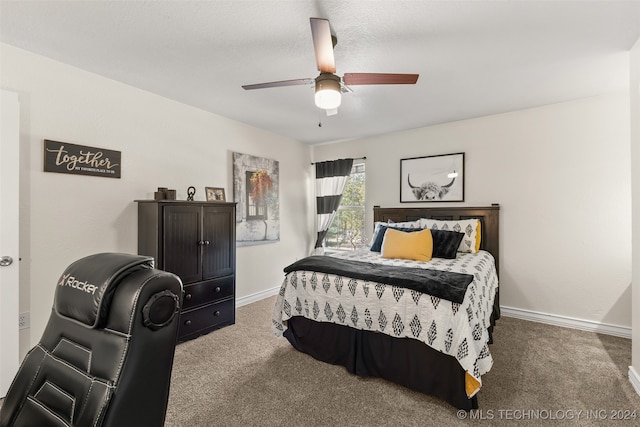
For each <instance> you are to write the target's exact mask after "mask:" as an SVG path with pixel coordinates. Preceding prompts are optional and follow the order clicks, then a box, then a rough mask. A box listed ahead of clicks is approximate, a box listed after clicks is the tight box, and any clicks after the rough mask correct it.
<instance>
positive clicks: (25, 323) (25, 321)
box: [18, 311, 30, 329]
mask: <svg viewBox="0 0 640 427" xmlns="http://www.w3.org/2000/svg"><path fill="white" fill-rule="evenodd" d="M29 320H30V319H29V312H28V311H27V312H25V313H20V314H18V327H19V328H20V329H27V328H28V327H29V323H30V322H29Z"/></svg>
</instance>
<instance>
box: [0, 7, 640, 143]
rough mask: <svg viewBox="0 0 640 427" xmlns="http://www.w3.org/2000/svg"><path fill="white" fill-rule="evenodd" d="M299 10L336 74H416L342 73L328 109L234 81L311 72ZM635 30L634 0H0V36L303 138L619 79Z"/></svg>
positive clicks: (582, 91)
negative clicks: (344, 90) (359, 77)
mask: <svg viewBox="0 0 640 427" xmlns="http://www.w3.org/2000/svg"><path fill="white" fill-rule="evenodd" d="M310 17H320V18H327V19H329V20H330V22H331V28H332V31H333V32H334V34H335V35H336V36H337V38H338V44H337V46H336V47H335V58H336V65H337V74H338V75H343V74H344V73H346V72H378V73H419V74H420V78H419V80H418V83H417V84H416V85H402V86H400V85H385V86H354V87H352V89H353V93H349V94H345V95H344V96H343V101H342V105H341V107H340V108H339V112H338V114H337V115H335V116H330V117H327V116H326V115H325V114H324V112H323V111H322V110H319V109H317V108H316V107H315V106H314V102H313V87H312V86H293V87H281V88H269V89H261V90H253V91H245V90H243V89H242V88H241V85H243V84H252V83H263V82H269V81H275V80H288V79H298V78H310V77H311V78H314V77H316V76H317V75H318V71H317V70H316V65H315V58H314V52H313V44H312V40H311V31H310V26H309V18H310ZM638 38H640V1H603V2H596V1H568V2H564V1H515V0H514V1H465V2H459V1H400V0H396V1H388V0H385V1H374V0H371V1H363V0H356V1H319V0H316V1H304V0H300V1H271V0H262V1H243V0H233V1H198V2H196V1H178V0H174V1H94V0H85V1H55V0H51V1H5V0H2V1H1V2H0V40H1V41H2V42H4V43H8V44H11V45H14V46H17V47H19V48H22V49H25V50H29V51H32V52H35V53H38V54H41V55H44V56H47V57H50V58H53V59H56V60H59V61H61V62H64V63H68V64H71V65H74V66H76V67H78V68H81V69H84V70H88V71H91V72H94V73H97V74H100V75H103V76H105V77H108V78H111V79H114V80H117V81H121V82H124V83H127V84H129V85H132V86H135V87H138V88H141V89H144V90H147V91H150V92H153V93H156V94H159V95H162V96H165V97H167V98H170V99H174V100H176V101H179V102H182V103H185V104H189V105H193V106H195V107H198V108H201V109H203V110H207V111H210V112H213V113H216V114H219V115H221V116H225V117H229V118H231V119H235V120H238V121H241V122H244V123H247V124H250V125H253V126H256V127H258V128H262V129H266V130H268V131H271V132H274V133H276V134H280V135H284V136H286V137H289V138H292V139H294V140H298V141H301V142H305V143H309V144H315V143H323V142H331V141H339V140H346V139H353V138H360V137H365V136H371V135H377V134H383V133H388V132H393V131H398V130H403V129H411V128H417V127H423V126H428V125H433V124H437V123H444V122H450V121H455V120H462V119H467V118H471V117H479V116H484V115H489V114H495V113H501V112H506V111H513V110H518V109H523V108H529V107H535V106H540V105H545V104H550V103H556V102H562V101H567V100H571V99H576V98H581V97H587V96H593V95H598V94H602V93H608V92H613V91H622V90H625V89H626V88H627V87H628V82H629V75H628V73H629V66H628V51H629V49H630V48H631V47H632V46H633V44H634V42H635V41H636V40H638ZM320 120H322V127H319V126H318V123H319V121H320Z"/></svg>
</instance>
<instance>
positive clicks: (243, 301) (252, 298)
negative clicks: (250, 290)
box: [236, 286, 280, 307]
mask: <svg viewBox="0 0 640 427" xmlns="http://www.w3.org/2000/svg"><path fill="white" fill-rule="evenodd" d="M279 291H280V286H276V287H273V288H270V289H266V290H264V291H260V292H256V293H255V294H251V295H247V296H244V297H240V298H237V299H236V307H242V306H243V305H247V304H251V303H252V302H256V301H260V300H263V299H265V298H269V297H271V296H273V295H278V292H279Z"/></svg>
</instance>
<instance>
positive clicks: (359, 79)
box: [342, 73, 419, 86]
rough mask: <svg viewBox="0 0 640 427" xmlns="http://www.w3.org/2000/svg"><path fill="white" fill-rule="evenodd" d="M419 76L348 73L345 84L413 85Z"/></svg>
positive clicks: (344, 80) (344, 79)
mask: <svg viewBox="0 0 640 427" xmlns="http://www.w3.org/2000/svg"><path fill="white" fill-rule="evenodd" d="M418 76H419V75H418V74H385V73H346V74H345V75H344V76H343V77H342V81H343V82H344V84H346V85H348V86H352V85H412V84H415V83H416V82H417V81H418Z"/></svg>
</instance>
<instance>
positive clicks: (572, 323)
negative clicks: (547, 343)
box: [500, 306, 631, 339]
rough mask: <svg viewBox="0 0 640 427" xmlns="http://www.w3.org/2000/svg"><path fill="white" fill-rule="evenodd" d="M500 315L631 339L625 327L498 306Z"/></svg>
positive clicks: (629, 330)
mask: <svg viewBox="0 0 640 427" xmlns="http://www.w3.org/2000/svg"><path fill="white" fill-rule="evenodd" d="M500 313H501V314H503V315H505V316H507V317H515V318H517V319H523V320H530V321H532V322H538V323H546V324H548V325H555V326H562V327H565V328H572V329H580V330H582V331H588V332H596V333H598V334H605V335H613V336H616V337H622V338H628V339H631V328H630V327H626V326H618V325H609V324H606V323H600V322H594V321H592V320H583V319H575V318H572V317H566V316H559V315H557V314H549V313H540V312H537V311H531V310H524V309H522V308H514V307H505V306H500Z"/></svg>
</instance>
